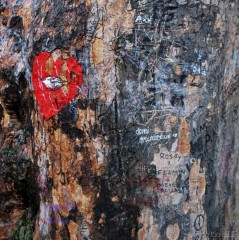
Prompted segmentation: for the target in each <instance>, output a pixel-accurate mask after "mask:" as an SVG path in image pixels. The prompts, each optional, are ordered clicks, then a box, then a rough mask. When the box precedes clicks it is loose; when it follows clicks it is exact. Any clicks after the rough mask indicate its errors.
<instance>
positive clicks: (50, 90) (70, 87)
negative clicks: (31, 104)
mask: <svg viewBox="0 0 239 240" xmlns="http://www.w3.org/2000/svg"><path fill="white" fill-rule="evenodd" d="M32 82H33V86H34V90H35V94H36V99H37V103H38V105H39V107H40V109H41V111H42V113H43V114H44V117H45V118H46V120H48V119H49V118H51V117H52V116H54V115H55V114H57V113H59V112H60V111H61V110H62V109H63V108H64V107H65V106H66V105H67V104H69V103H70V102H71V101H72V99H73V98H74V97H75V96H76V94H77V93H78V91H79V87H80V86H81V85H82V68H81V66H80V64H79V63H78V62H77V60H76V59H74V58H73V57H70V56H68V54H67V53H66V52H61V50H59V49H57V50H55V51H53V52H52V53H51V54H50V53H48V52H42V53H40V54H39V55H38V56H36V57H35V59H34V63H33V69H32Z"/></svg>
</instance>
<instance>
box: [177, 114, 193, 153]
mask: <svg viewBox="0 0 239 240" xmlns="http://www.w3.org/2000/svg"><path fill="white" fill-rule="evenodd" d="M189 131H190V130H189V126H188V124H187V121H186V118H185V117H182V119H181V125H180V128H179V139H178V147H177V151H178V152H180V154H181V155H182V156H183V157H186V156H187V155H188V154H189V153H190V149H191V147H190V140H189Z"/></svg>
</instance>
